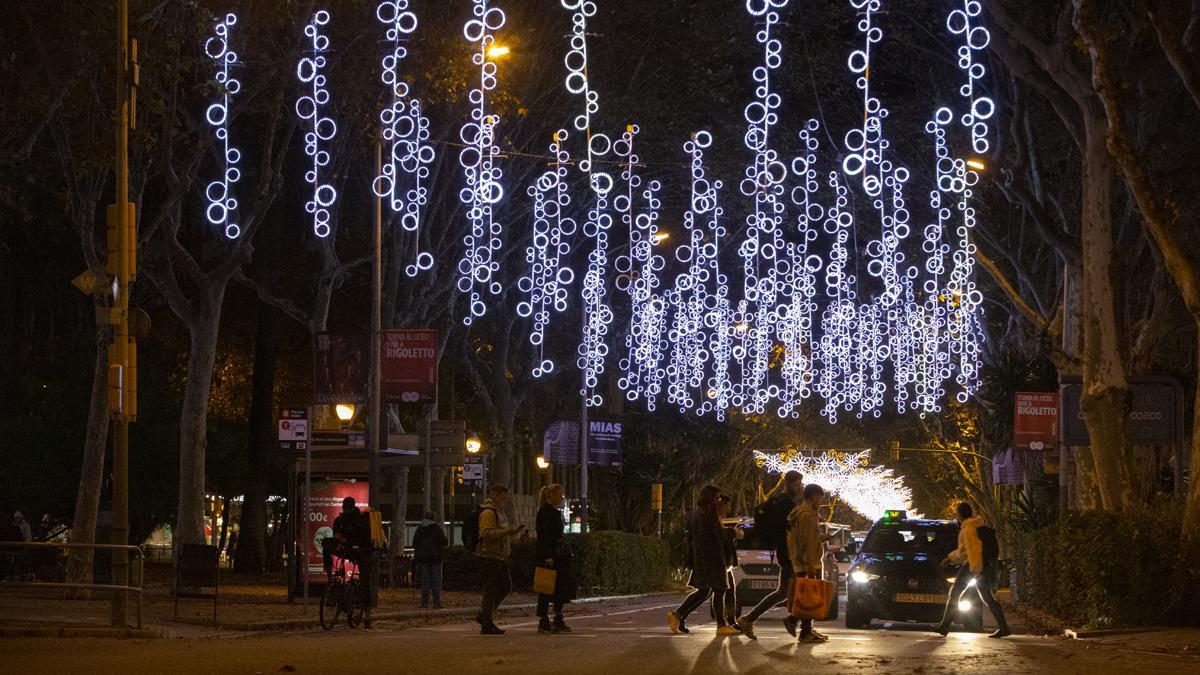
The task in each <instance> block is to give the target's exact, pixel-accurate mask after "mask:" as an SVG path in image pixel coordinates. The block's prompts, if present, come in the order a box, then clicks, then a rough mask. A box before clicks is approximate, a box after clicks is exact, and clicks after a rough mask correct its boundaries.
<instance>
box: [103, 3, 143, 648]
mask: <svg viewBox="0 0 1200 675" xmlns="http://www.w3.org/2000/svg"><path fill="white" fill-rule="evenodd" d="M129 62H130V59H129V0H119V1H118V3H117V108H118V110H117V194H116V205H115V208H114V209H113V211H115V219H113V220H115V226H116V233H115V234H116V236H115V242H114V243H115V244H116V246H115V247H113V246H110V247H109V251H108V255H109V261H108V266H109V268H110V271H115V273H116V274H115V277H116V282H117V286H116V287H117V296H116V298H115V306H114V308H113V313H114V314H115V316H113V317H112V320H113V323H114V324H115V325H116V330H115V339H114V341H113V346H112V349H111V351H110V352H109V389H110V391H111V390H112V389H114V385H115V388H116V389H117V392H116V396H114V397H112V398H115V402H116V403H117V406H116V407H115V409H114V412H115V414H116V415H115V419H114V425H113V426H114V429H113V457H112V543H113V544H118V545H124V544H127V543H128V542H129V420H130V418H131V416H132V415H134V414H136V410H134V409H131V408H133V406H132V405H130V402H131V399H132V401H136V379H135V378H136V377H137V374H136V370H135V369H134V368H133V367H131V366H132V364H133V363H134V359H135V358H136V356H134V354H133V353H131V352H132V351H133V349H135V347H134V346H133V343H132V341H131V340H130V338H129V294H130V290H131V288H130V282H131V281H132V278H133V275H134V265H135V261H134V260H133V259H132V256H130V255H129V253H130V251H131V250H133V249H134V248H135V247H136V246H137V242H136V240H133V241H131V238H132V235H133V230H134V227H133V223H132V222H130V211H131V209H130V208H129V206H128V203H129V127H130V94H131V88H130V78H129ZM112 224H113V223H112V221H110V227H111V226H112ZM110 236H111V235H110ZM113 248H115V249H116V250H115V251H114V250H112V249H113ZM114 256H115V257H116V260H113V257H114ZM112 268H115V270H113V269H112ZM114 375H115V377H116V380H117V381H116V382H113V378H114ZM112 583H113V584H114V585H117V586H128V585H129V558H128V553H127V552H126V551H124V550H120V549H116V550H114V551H113V553H112ZM127 609H128V596H127V595H126V593H125V592H124V591H116V592H114V593H113V596H112V623H113V625H115V626H125V625H127V623H128V613H127Z"/></svg>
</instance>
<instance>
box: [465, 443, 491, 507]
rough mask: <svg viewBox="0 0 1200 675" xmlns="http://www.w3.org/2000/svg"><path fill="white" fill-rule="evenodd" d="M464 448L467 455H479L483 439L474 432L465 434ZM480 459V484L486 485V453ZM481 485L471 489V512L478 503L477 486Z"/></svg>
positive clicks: (481, 450)
mask: <svg viewBox="0 0 1200 675" xmlns="http://www.w3.org/2000/svg"><path fill="white" fill-rule="evenodd" d="M466 449H467V454H469V455H472V456H474V455H479V454H480V453H482V452H483V441H481V440H479V437H478V436H476V435H475V434H470V435H468V436H467V442H466ZM482 459H483V479H482V481H481V483H482V485H487V455H486V454H484V455H482ZM482 485H481V486H479V487H477V488H476V489H475V490H473V491H472V492H471V511H472V512H474V511H475V507H476V506H478V505H479V492H480V489H479V488H480V487H482Z"/></svg>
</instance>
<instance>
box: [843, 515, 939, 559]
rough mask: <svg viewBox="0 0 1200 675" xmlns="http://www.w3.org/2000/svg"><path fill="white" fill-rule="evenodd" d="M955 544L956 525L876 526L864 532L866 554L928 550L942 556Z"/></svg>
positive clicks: (899, 524)
mask: <svg viewBox="0 0 1200 675" xmlns="http://www.w3.org/2000/svg"><path fill="white" fill-rule="evenodd" d="M957 545H958V528H957V527H955V526H953V525H914V524H911V523H896V524H892V525H878V526H876V527H875V528H874V529H872V530H871V533H870V534H869V535H867V541H866V542H865V543H864V544H863V550H864V551H866V552H867V553H932V554H937V555H945V554H947V553H949V552H950V551H952V550H954V547H955V546H957Z"/></svg>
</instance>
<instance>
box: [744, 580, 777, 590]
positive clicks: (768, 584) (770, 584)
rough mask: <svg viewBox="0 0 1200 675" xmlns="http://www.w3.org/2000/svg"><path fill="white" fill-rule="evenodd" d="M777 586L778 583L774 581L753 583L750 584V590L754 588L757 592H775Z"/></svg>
mask: <svg viewBox="0 0 1200 675" xmlns="http://www.w3.org/2000/svg"><path fill="white" fill-rule="evenodd" d="M775 586H776V582H774V581H751V582H750V588H753V589H755V590H758V589H765V590H773V589H774V588H775Z"/></svg>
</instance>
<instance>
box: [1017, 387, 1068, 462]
mask: <svg viewBox="0 0 1200 675" xmlns="http://www.w3.org/2000/svg"><path fill="white" fill-rule="evenodd" d="M1013 447H1014V448H1020V449H1022V450H1045V449H1047V448H1056V447H1058V392H1041V391H1038V392H1030V391H1018V392H1017V393H1016V394H1014V396H1013Z"/></svg>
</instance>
